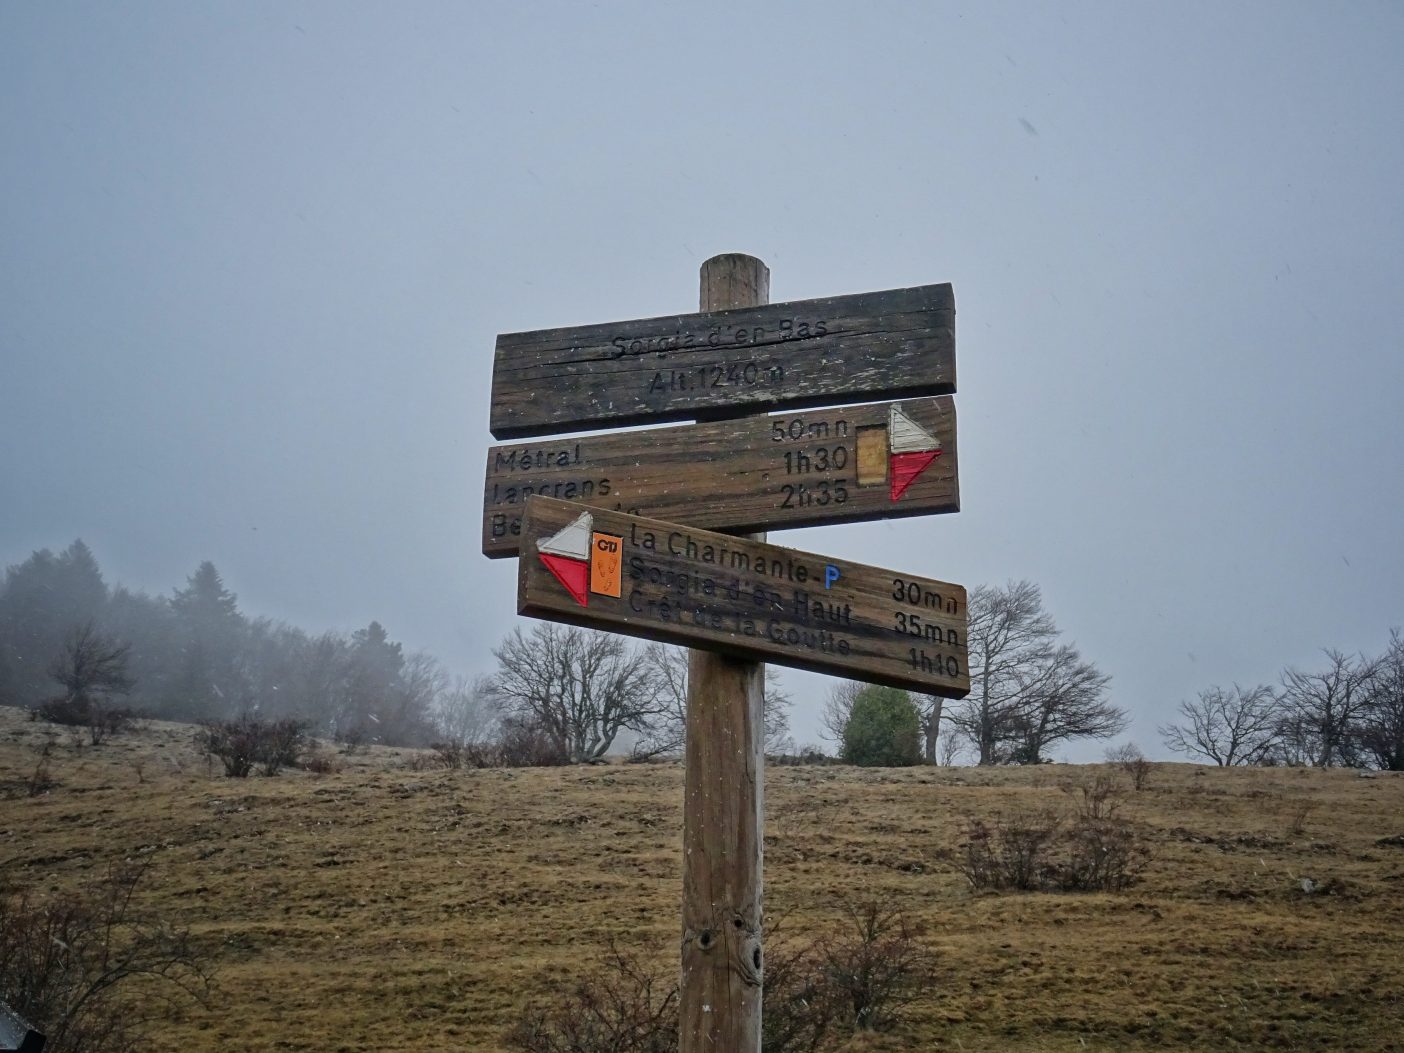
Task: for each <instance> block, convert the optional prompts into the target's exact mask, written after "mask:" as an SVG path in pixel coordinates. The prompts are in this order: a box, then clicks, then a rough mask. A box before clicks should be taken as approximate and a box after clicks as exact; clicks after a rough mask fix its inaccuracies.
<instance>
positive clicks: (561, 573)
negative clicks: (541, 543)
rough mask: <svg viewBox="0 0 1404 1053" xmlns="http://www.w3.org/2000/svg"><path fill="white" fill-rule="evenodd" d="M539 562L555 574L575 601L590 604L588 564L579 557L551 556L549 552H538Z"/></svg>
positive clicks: (583, 604)
mask: <svg viewBox="0 0 1404 1053" xmlns="http://www.w3.org/2000/svg"><path fill="white" fill-rule="evenodd" d="M537 555H538V556H540V557H541V562H542V563H544V564H545V565H546V569H547V570H549V571H550V572H551V573H552V574H554V575H555V576H556V580H557V581H559V582H560V583H561V584H562V585H564V586H565V590H566V592H568V593H570V594H571V596H572V597H574V599H575V602H576V603H578V604H580V606H582V607H588V606H589V605H590V564H589V563H587V562H585V561H584V560H580V559H569V558H567V557H566V556H553V555H551V554H550V553H549V552H538V553H537Z"/></svg>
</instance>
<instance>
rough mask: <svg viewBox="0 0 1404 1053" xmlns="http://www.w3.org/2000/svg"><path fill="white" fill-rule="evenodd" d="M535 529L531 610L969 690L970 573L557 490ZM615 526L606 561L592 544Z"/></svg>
mask: <svg viewBox="0 0 1404 1053" xmlns="http://www.w3.org/2000/svg"><path fill="white" fill-rule="evenodd" d="M525 532H526V535H527V540H526V542H525V545H524V548H525V551H524V552H523V553H522V555H523V559H522V560H521V563H520V564H519V587H518V610H519V613H523V614H529V615H532V616H535V617H544V618H552V619H555V620H558V621H566V622H572V623H575V624H580V625H588V626H592V627H595V628H601V629H608V630H611V631H614V632H624V633H630V634H633V635H637V636H643V637H646V638H650V639H659V640H666V641H669V642H673V643H683V644H686V645H688V646H692V647H703V648H708V649H712V650H721V651H730V652H734V653H737V654H741V655H747V656H751V657H758V658H764V659H765V660H767V661H775V662H779V663H781V664H787V665H793V666H796V667H798V668H802V669H814V670H818V671H820V672H833V673H838V674H840V675H847V676H853V677H855V678H857V679H863V680H868V681H870V682H873V683H889V684H893V685H894V686H899V687H908V688H912V689H915V690H919V691H923V692H927V693H931V694H941V695H946V696H950V697H961V696H963V695H964V694H966V693H967V692H968V691H969V687H970V684H969V670H968V667H967V664H966V639H965V632H966V613H965V602H966V597H965V590H964V589H963V588H961V587H960V586H959V585H952V584H950V583H948V582H940V581H935V580H932V579H928V578H921V577H918V576H914V575H911V574H904V573H899V572H895V571H888V570H882V569H879V568H876V567H869V566H864V565H862V564H855V563H850V562H848V561H845V560H838V559H832V558H827V557H824V556H818V555H813V554H810V553H805V552H798V551H796V550H793V549H787V548H782V547H780V546H778V545H771V544H766V543H762V542H756V541H749V540H746V539H742V538H734V537H729V536H727V535H724V534H714V533H711V532H709V531H704V530H698V529H694V528H691V527H683V526H678V525H675V524H670V523H663V522H660V521H657V520H652V519H644V518H640V517H637V516H629V515H625V514H623V513H618V512H609V511H605V510H589V511H581V510H580V507H579V506H578V505H571V504H569V503H567V502H562V501H555V500H552V499H550V498H541V497H533V498H532V499H531V500H530V501H529V502H528V504H527V517H526V525H525ZM601 539H603V540H604V542H605V544H606V546H607V548H608V558H607V560H604V561H602V559H601V554H600V553H599V552H596V551H592V546H595V547H597V546H599V544H600V542H601ZM616 552H617V554H616Z"/></svg>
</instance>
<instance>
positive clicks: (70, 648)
mask: <svg viewBox="0 0 1404 1053" xmlns="http://www.w3.org/2000/svg"><path fill="white" fill-rule="evenodd" d="M131 649H132V648H131V645H130V644H119V643H118V642H117V641H116V640H114V639H112V638H111V637H108V636H104V635H103V634H102V633H100V632H98V631H97V629H96V628H95V627H94V626H93V623H92V622H88V623H86V624H85V625H81V626H79V627H77V628H75V629H73V630H71V631H70V632H69V634H68V636H67V637H66V638H65V639H64V642H63V650H62V651H61V652H60V653H59V656H58V657H57V658H56V659H54V661H53V662H52V663H51V664H50V666H49V676H50V677H51V678H53V679H54V680H56V681H57V682H58V684H59V685H60V686H61V687H62V688H63V689H64V691H65V692H66V695H65V697H64V700H65V701H66V702H70V703H73V704H76V705H82V706H94V705H100V704H102V703H103V702H106V701H107V700H108V699H109V698H111V697H112V696H113V695H125V694H127V693H129V692H130V691H131V689H132V687H133V686H134V683H135V682H134V681H133V680H132V678H131V677H130V676H128V675H127V657H128V654H129V653H130V652H131Z"/></svg>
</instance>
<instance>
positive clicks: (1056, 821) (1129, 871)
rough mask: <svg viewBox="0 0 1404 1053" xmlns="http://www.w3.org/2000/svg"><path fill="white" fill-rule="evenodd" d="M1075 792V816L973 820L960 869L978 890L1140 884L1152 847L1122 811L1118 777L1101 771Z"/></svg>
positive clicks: (1108, 888)
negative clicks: (988, 820) (1120, 815)
mask: <svg viewBox="0 0 1404 1053" xmlns="http://www.w3.org/2000/svg"><path fill="white" fill-rule="evenodd" d="M1071 792H1072V793H1074V794H1075V795H1076V796H1077V798H1078V800H1077V803H1076V806H1075V809H1074V814H1073V816H1072V818H1071V820H1070V821H1065V820H1064V819H1063V818H1062V817H1060V816H1059V815H1058V813H1057V812H1055V811H1053V810H1051V809H1050V810H1044V811H1041V812H1032V813H1015V814H1012V815H1008V816H997V817H996V818H995V819H994V821H993V822H992V823H991V822H986V821H985V820H983V819H974V818H972V819H970V820H968V821H967V823H966V828H965V841H964V843H963V844H962V845H961V847H960V851H959V852H958V853H956V854H955V855H954V859H953V862H954V865H955V867H956V869H957V870H959V871H960V872H961V874H963V875H964V876H965V879H966V880H967V881H969V882H970V884H971V887H973V888H977V889H1014V890H1020V891H1030V892H1034V891H1045V892H1049V891H1063V892H1118V891H1121V890H1122V889H1125V888H1127V887H1128V886H1130V885H1131V884H1133V883H1134V882H1135V881H1136V879H1137V878H1138V877H1139V876H1140V874H1141V872H1142V871H1143V870H1144V869H1145V867H1146V865H1147V864H1148V863H1149V862H1150V850H1149V847H1148V846H1147V844H1146V842H1145V839H1144V838H1143V837H1142V836H1141V835H1140V834H1139V833H1138V832H1137V830H1136V828H1135V827H1134V826H1133V825H1132V824H1131V823H1130V822H1129V821H1128V820H1126V819H1123V818H1120V817H1119V816H1117V814H1116V813H1117V809H1118V807H1119V805H1120V796H1121V792H1122V791H1121V787H1120V784H1119V782H1118V780H1117V779H1116V777H1115V776H1113V775H1112V774H1111V773H1109V772H1099V773H1098V774H1097V775H1096V776H1094V777H1093V778H1092V779H1091V780H1086V781H1083V782H1080V783H1078V784H1077V785H1076V786H1075V787H1073V788H1072V789H1071Z"/></svg>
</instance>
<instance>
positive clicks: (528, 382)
mask: <svg viewBox="0 0 1404 1053" xmlns="http://www.w3.org/2000/svg"><path fill="white" fill-rule="evenodd" d="M955 388H956V374H955V297H954V295H953V294H952V292H951V287H950V285H922V286H918V287H917V288H914V289H891V290H888V291H886V292H874V293H859V294H857V295H853V296H834V297H827V298H824V299H818V300H795V301H792V302H790V303H777V304H770V305H768V306H765V307H743V308H739V309H736V310H731V311H712V312H708V313H704V314H687V315H669V316H666V317H662V318H646V319H640V320H635V321H631V322H613V323H608V324H605V325H587V326H577V327H575V328H571V329H542V330H538V331H536V332H532V333H503V334H502V335H500V336H499V337H498V338H497V353H496V358H495V359H494V362H493V370H492V417H491V430H492V434H493V435H494V436H495V437H496V438H498V439H511V438H521V437H526V436H531V435H550V434H554V433H557V432H568V431H583V430H586V429H591V428H603V427H623V426H625V425H631V424H646V423H654V422H661V421H675V420H686V419H692V418H701V419H709V418H713V417H716V416H718V415H722V414H719V413H718V411H725V410H726V408H727V407H736V406H744V407H745V410H746V412H752V413H759V412H762V411H765V410H774V409H798V408H803V407H808V406H822V405H834V404H835V403H840V402H859V401H865V400H869V399H891V398H914V397H918V396H922V395H943V394H949V393H951V392H953V391H955ZM725 415H730V414H725Z"/></svg>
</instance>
